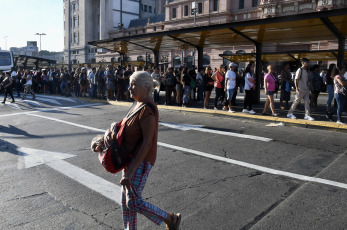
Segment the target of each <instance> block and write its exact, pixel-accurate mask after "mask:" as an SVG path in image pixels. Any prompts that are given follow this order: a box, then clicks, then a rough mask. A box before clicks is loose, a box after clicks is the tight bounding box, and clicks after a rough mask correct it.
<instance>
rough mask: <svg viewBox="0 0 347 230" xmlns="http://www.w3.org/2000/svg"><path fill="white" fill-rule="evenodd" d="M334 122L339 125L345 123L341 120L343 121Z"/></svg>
mask: <svg viewBox="0 0 347 230" xmlns="http://www.w3.org/2000/svg"><path fill="white" fill-rule="evenodd" d="M336 123H337V124H340V125H345V124H346V123H345V122H343V121H337V122H336Z"/></svg>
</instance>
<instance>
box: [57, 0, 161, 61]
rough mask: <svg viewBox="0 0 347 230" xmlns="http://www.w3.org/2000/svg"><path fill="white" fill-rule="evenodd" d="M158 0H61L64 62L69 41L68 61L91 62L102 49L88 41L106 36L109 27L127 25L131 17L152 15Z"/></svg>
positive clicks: (66, 59) (119, 28) (119, 27)
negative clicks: (69, 58) (69, 59)
mask: <svg viewBox="0 0 347 230" xmlns="http://www.w3.org/2000/svg"><path fill="white" fill-rule="evenodd" d="M158 1H159V0H64V2H63V4H64V59H65V63H67V61H68V50H69V41H70V53H71V63H73V64H77V63H95V62H96V59H95V54H96V53H97V52H104V50H102V49H99V50H98V49H97V48H96V47H92V46H90V45H88V42H90V41H94V40H99V39H107V38H110V36H109V32H110V31H113V30H116V31H118V30H122V29H126V28H128V26H129V24H130V22H131V20H133V19H139V18H142V17H151V16H155V15H156V14H157V12H158V7H156V6H157V5H160V4H159V2H158ZM69 3H70V8H69ZM69 9H70V12H69ZM159 11H160V10H159ZM69 19H70V20H69ZM69 22H70V23H69ZM69 25H70V26H69ZM69 27H70V28H69Z"/></svg>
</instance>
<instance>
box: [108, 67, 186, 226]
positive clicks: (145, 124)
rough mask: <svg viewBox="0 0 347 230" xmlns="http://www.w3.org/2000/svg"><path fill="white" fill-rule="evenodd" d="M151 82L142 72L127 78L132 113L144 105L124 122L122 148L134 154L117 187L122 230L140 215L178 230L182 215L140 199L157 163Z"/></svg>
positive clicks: (155, 108) (154, 111)
mask: <svg viewBox="0 0 347 230" xmlns="http://www.w3.org/2000/svg"><path fill="white" fill-rule="evenodd" d="M152 89H153V79H152V77H151V76H150V75H149V73H147V72H145V71H139V72H135V73H134V74H132V75H131V76H130V85H129V92H130V96H131V97H132V98H133V99H135V103H134V105H133V107H132V108H131V111H132V112H134V111H136V110H137V109H138V108H139V107H140V106H141V105H143V104H146V106H144V107H143V108H142V109H141V110H140V111H139V112H137V113H136V115H134V116H132V117H131V118H130V119H129V120H127V122H126V127H125V131H124V133H123V144H124V147H125V148H126V149H127V150H128V151H129V152H131V151H133V148H134V146H136V147H135V150H134V151H133V155H134V158H133V160H132V161H131V163H130V164H129V165H128V166H127V167H126V169H124V171H123V175H122V179H121V181H120V184H121V185H123V187H122V211H123V224H124V228H125V229H137V222H136V215H137V213H141V214H143V215H144V216H146V217H147V218H148V219H149V220H151V221H152V222H154V223H156V224H158V225H160V224H161V223H162V222H163V221H164V222H165V223H166V225H167V229H170V230H173V229H178V227H179V224H180V221H181V214H179V213H177V214H174V213H172V214H169V213H167V212H165V211H163V210H161V209H159V208H157V207H156V206H154V205H152V204H149V203H147V202H146V201H144V200H143V199H142V197H141V192H142V190H143V188H144V185H145V182H146V180H147V178H148V174H149V172H150V170H151V168H152V166H153V165H154V163H155V161H156V156H157V139H158V120H159V116H158V109H157V106H156V104H155V103H154V101H153V100H152ZM110 134H111V133H110V132H106V134H105V142H106V143H105V144H106V145H108V144H109V140H110Z"/></svg>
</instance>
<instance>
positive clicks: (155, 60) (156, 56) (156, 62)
mask: <svg viewBox="0 0 347 230" xmlns="http://www.w3.org/2000/svg"><path fill="white" fill-rule="evenodd" d="M153 54H154V65H155V66H157V67H159V50H153Z"/></svg>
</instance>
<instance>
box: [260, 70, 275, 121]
mask: <svg viewBox="0 0 347 230" xmlns="http://www.w3.org/2000/svg"><path fill="white" fill-rule="evenodd" d="M267 71H268V74H266V75H265V77H264V87H265V94H266V97H267V99H266V103H265V106H264V110H263V115H268V114H267V113H266V111H267V109H268V108H269V105H270V109H271V112H272V116H273V117H277V116H278V114H277V113H275V101H274V94H275V93H276V82H277V83H278V80H277V78H276V77H275V75H274V74H275V67H274V66H271V65H268V67H267Z"/></svg>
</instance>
